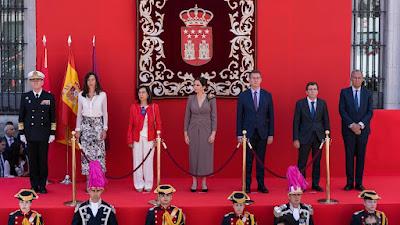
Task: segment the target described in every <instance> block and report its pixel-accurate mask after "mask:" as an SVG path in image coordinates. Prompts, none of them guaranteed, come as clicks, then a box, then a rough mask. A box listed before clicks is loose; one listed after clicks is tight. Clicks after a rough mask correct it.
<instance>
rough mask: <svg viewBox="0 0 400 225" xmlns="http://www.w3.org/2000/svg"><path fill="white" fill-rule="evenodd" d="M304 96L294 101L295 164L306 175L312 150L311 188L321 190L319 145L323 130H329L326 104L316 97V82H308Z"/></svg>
mask: <svg viewBox="0 0 400 225" xmlns="http://www.w3.org/2000/svg"><path fill="white" fill-rule="evenodd" d="M306 94H307V97H306V98H302V99H300V100H298V101H297V102H296V109H295V111H294V118H293V146H294V147H295V148H297V149H299V158H298V161H297V166H298V167H299V169H300V171H301V172H302V174H303V176H304V177H306V171H305V170H306V164H307V159H308V156H309V154H310V150H312V156H313V158H315V161H314V162H313V168H312V189H313V190H315V191H323V190H322V188H321V187H320V186H319V180H320V161H321V150H320V149H319V146H320V145H321V142H322V141H323V140H324V138H325V131H327V130H329V127H330V125H329V115H328V106H327V104H326V102H325V101H324V100H323V99H320V98H317V96H318V84H317V83H316V82H308V83H307V85H306Z"/></svg>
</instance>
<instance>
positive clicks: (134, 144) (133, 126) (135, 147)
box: [127, 86, 161, 192]
mask: <svg viewBox="0 0 400 225" xmlns="http://www.w3.org/2000/svg"><path fill="white" fill-rule="evenodd" d="M136 94H137V95H136V97H137V101H138V103H134V104H132V105H131V108H130V112H129V127H128V135H127V140H128V145H129V147H130V148H132V151H133V168H136V167H137V166H138V165H139V164H140V163H141V162H142V161H143V160H144V158H145V157H146V155H147V154H148V152H149V151H150V149H152V148H153V146H154V141H155V138H156V131H157V130H160V131H161V118H160V111H159V109H158V105H157V104H155V103H152V99H151V92H150V89H149V88H148V87H145V86H142V87H139V88H138V89H137V92H136ZM153 156H154V150H153V151H152V152H151V153H150V155H149V157H148V158H147V160H146V161H145V162H144V163H143V165H142V166H141V167H140V168H139V169H138V170H136V172H135V173H134V174H133V184H134V186H135V189H136V190H137V191H138V192H142V191H143V190H144V191H147V192H150V191H151V189H152V187H153Z"/></svg>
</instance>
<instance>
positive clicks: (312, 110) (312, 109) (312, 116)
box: [311, 101, 315, 119]
mask: <svg viewBox="0 0 400 225" xmlns="http://www.w3.org/2000/svg"><path fill="white" fill-rule="evenodd" d="M314 104H315V102H314V101H312V102H311V118H312V119H314V118H315V107H314Z"/></svg>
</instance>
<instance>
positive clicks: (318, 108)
mask: <svg viewBox="0 0 400 225" xmlns="http://www.w3.org/2000/svg"><path fill="white" fill-rule="evenodd" d="M315 110H316V112H315V118H317V115H318V114H320V113H321V112H322V102H321V101H320V100H319V99H318V98H317V108H316V109H315Z"/></svg>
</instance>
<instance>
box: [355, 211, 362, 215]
mask: <svg viewBox="0 0 400 225" xmlns="http://www.w3.org/2000/svg"><path fill="white" fill-rule="evenodd" d="M363 211H364V210H360V211H357V212H354V213H353V214H354V215H358V214H360V213H362V212H363Z"/></svg>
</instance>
